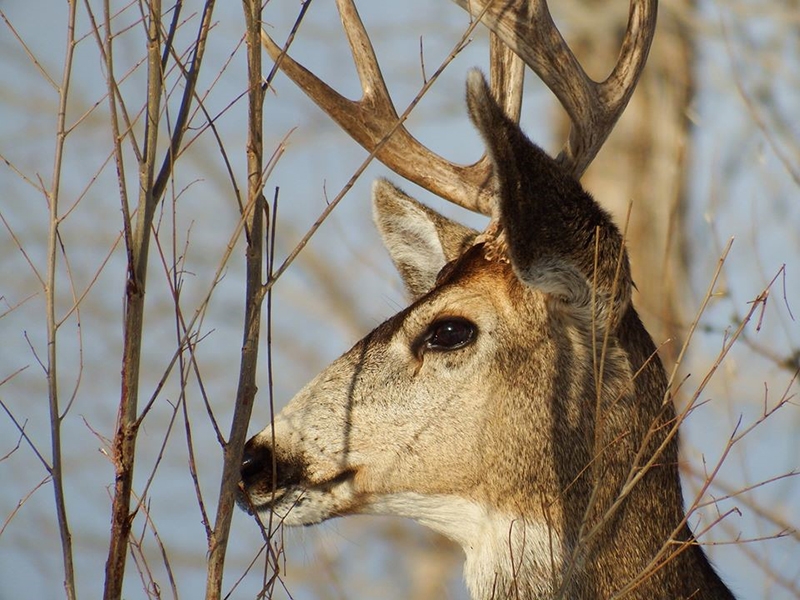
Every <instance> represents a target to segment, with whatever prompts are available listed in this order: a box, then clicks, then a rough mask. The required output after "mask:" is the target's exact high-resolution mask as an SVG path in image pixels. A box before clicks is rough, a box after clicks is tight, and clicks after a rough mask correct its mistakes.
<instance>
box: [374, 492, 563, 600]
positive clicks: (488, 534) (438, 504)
mask: <svg viewBox="0 0 800 600" xmlns="http://www.w3.org/2000/svg"><path fill="white" fill-rule="evenodd" d="M370 512H374V513H375V514H390V515H395V516H401V517H408V518H412V519H414V520H415V521H417V522H419V523H421V524H422V525H425V526H427V527H429V528H431V529H433V530H434V531H437V532H438V533H441V534H442V535H444V536H446V537H448V538H450V539H451V540H453V541H454V542H456V543H457V544H459V545H460V546H461V547H462V548H463V550H464V553H465V555H466V562H465V565H464V578H465V580H466V583H467V587H468V588H469V591H470V594H471V596H472V598H473V599H475V600H503V599H505V598H509V599H510V598H525V599H534V598H547V597H552V595H553V592H554V590H555V589H556V587H555V586H554V585H553V581H554V580H556V579H557V576H556V575H555V574H556V573H559V572H560V571H561V557H562V554H563V552H562V548H561V540H560V538H559V535H558V533H557V532H556V531H555V530H554V529H553V528H552V527H549V526H548V525H547V524H546V523H544V522H542V523H539V522H536V521H532V520H530V519H526V518H524V517H522V516H519V515H508V514H502V513H499V512H497V511H495V510H493V509H491V508H489V507H487V506H485V505H483V504H480V503H478V502H475V501H472V500H467V499H464V498H461V497H459V496H451V495H434V496H428V495H422V494H416V493H412V492H404V493H397V494H392V495H390V496H388V497H384V498H383V499H382V500H381V501H380V502H379V503H378V504H377V505H375V506H373V507H371V510H370Z"/></svg>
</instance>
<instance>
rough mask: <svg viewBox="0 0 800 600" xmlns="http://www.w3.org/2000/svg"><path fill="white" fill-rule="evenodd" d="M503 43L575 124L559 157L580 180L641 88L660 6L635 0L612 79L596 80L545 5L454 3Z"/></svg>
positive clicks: (513, 0)
mask: <svg viewBox="0 0 800 600" xmlns="http://www.w3.org/2000/svg"><path fill="white" fill-rule="evenodd" d="M455 2H456V3H457V4H458V5H459V6H461V7H462V8H463V9H465V10H467V11H469V12H470V13H471V14H472V15H479V14H480V15H483V16H482V17H481V19H482V21H483V23H484V24H485V25H486V26H487V27H489V29H491V30H492V31H493V32H494V33H495V34H497V36H498V37H499V38H500V39H501V40H503V42H505V43H506V44H507V45H508V46H509V47H510V48H511V49H512V50H513V51H514V52H516V53H517V54H518V55H519V56H521V57H522V59H523V60H524V61H525V63H526V64H527V65H528V66H529V67H530V68H531V69H533V71H534V72H535V73H536V74H537V75H538V76H539V78H540V79H541V80H542V81H543V82H544V83H545V85H547V87H549V88H550V89H551V90H552V92H553V93H554V94H555V96H556V98H558V101H559V102H561V104H562V106H563V107H564V108H565V109H566V111H567V114H568V115H569V117H570V120H571V121H572V129H571V131H570V135H569V139H568V141H567V143H566V144H565V146H564V149H563V150H562V151H561V153H560V154H559V156H558V160H559V162H561V163H562V164H563V165H564V166H565V168H566V169H567V170H569V171H570V172H571V173H572V174H573V175H574V176H575V177H577V178H580V176H581V175H583V172H584V171H585V170H586V168H587V167H588V166H589V164H590V163H591V162H592V160H593V159H594V157H595V156H596V155H597V152H598V151H599V150H600V147H601V146H602V145H603V143H604V142H605V141H606V139H607V138H608V135H609V134H610V133H611V130H612V129H613V128H614V125H615V124H616V122H617V120H618V119H619V117H620V115H621V114H622V111H623V110H625V107H626V106H627V105H628V101H629V100H630V98H631V94H633V90H634V89H635V88H636V84H637V82H638V81H639V76H640V75H641V74H642V70H643V69H644V65H645V63H646V62H647V55H648V53H649V52H650V44H651V42H652V41H653V34H654V33H655V28H656V12H657V6H658V2H657V0H631V4H630V12H629V15H628V28H627V30H626V32H625V39H624V40H623V42H622V48H621V50H620V54H619V59H618V60H617V64H616V65H615V66H614V70H613V71H612V72H611V75H609V77H608V79H606V80H605V81H603V82H596V81H594V80H592V79H591V78H590V77H589V76H588V75H587V74H586V73H585V72H584V70H583V68H582V67H581V65H580V63H579V62H578V60H577V59H576V58H575V55H574V54H573V53H572V51H571V50H570V49H569V46H568V45H567V43H566V42H565V41H564V38H563V37H561V33H560V32H559V31H558V28H557V27H556V25H555V23H553V18H552V17H551V16H550V11H549V9H548V8H547V2H546V1H545V0H503V1H502V2H499V1H496V0H455Z"/></svg>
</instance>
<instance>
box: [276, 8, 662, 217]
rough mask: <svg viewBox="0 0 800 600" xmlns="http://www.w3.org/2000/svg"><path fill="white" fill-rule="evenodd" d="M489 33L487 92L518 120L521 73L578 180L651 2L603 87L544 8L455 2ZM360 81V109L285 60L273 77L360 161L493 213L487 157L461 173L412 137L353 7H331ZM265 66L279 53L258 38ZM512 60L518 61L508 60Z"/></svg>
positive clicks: (624, 90) (610, 119)
mask: <svg viewBox="0 0 800 600" xmlns="http://www.w3.org/2000/svg"><path fill="white" fill-rule="evenodd" d="M455 1H456V3H457V4H459V5H460V6H462V7H463V8H465V9H467V10H468V11H470V12H471V14H472V15H473V16H474V17H475V18H478V19H481V20H482V22H483V23H484V24H486V25H487V26H488V27H489V28H490V29H491V30H492V32H493V33H492V39H491V45H490V52H491V61H490V64H491V86H492V92H493V95H494V96H495V98H496V99H497V100H498V101H499V102H500V103H501V105H502V106H503V109H504V111H505V112H506V114H507V115H508V116H509V117H510V118H512V119H514V120H515V121H519V114H520V107H521V103H522V82H523V73H524V65H523V63H522V61H521V60H520V58H519V57H522V60H524V61H525V63H527V64H528V65H529V66H530V67H531V68H532V69H533V70H534V72H536V73H537V74H538V75H539V77H540V78H541V79H542V81H544V82H545V84H546V85H547V86H548V87H549V88H550V89H551V90H553V92H554V93H555V95H556V97H557V98H558V99H559V101H560V102H561V103H562V104H563V105H564V107H565V108H566V110H567V113H568V114H569V116H570V118H571V120H572V123H573V128H572V130H571V132H570V137H569V141H568V142H567V145H566V146H565V148H564V150H563V151H562V153H561V155H560V156H559V160H560V161H561V162H562V163H563V164H565V165H566V167H567V168H568V169H569V170H570V171H571V172H572V173H573V174H575V175H576V176H578V177H579V176H580V175H581V174H582V173H583V171H585V169H586V167H587V166H588V165H589V163H590V162H591V161H592V159H593V158H594V156H595V155H596V154H597V152H598V150H599V149H600V146H602V144H603V142H604V141H605V140H606V138H607V137H608V134H609V133H610V132H611V129H612V128H613V126H614V124H615V123H616V121H617V119H618V118H619V115H620V114H621V113H622V110H623V109H624V108H625V106H626V105H627V103H628V100H629V99H630V96H631V94H632V93H633V89H634V88H635V86H636V82H637V81H638V78H639V75H640V74H641V70H642V68H643V67H644V63H645V61H646V59H647V53H648V51H649V48H650V42H651V40H652V36H653V31H654V29H655V6H656V0H631V12H630V18H629V22H628V31H627V34H626V36H625V40H624V42H623V45H622V51H621V54H620V59H619V62H618V63H617V65H616V67H615V68H614V71H613V72H612V74H611V76H610V77H609V78H608V79H607V80H606V81H604V82H602V83H596V82H594V81H593V80H592V79H590V78H589V77H588V76H587V75H586V73H585V72H584V71H583V69H582V68H581V66H580V64H579V63H578V61H577V60H576V59H575V56H574V55H573V54H572V52H571V51H570V49H569V47H568V46H567V44H566V42H564V39H563V38H562V37H561V34H560V33H559V32H558V29H557V28H556V27H555V24H554V23H553V20H552V18H551V17H550V13H549V11H548V9H547V4H546V3H545V2H544V1H543V0H503V1H502V2H500V1H495V0H455ZM336 4H337V7H338V9H339V14H340V16H341V19H342V24H343V26H344V29H345V33H346V35H347V39H348V42H349V44H350V49H351V52H352V54H353V60H354V62H355V66H356V70H357V72H358V77H359V80H360V82H361V88H362V97H361V99H360V100H349V99H347V98H345V97H343V96H342V95H341V94H339V93H338V92H336V91H335V90H333V89H332V88H331V87H330V86H329V85H327V84H326V83H325V82H323V81H322V80H321V79H319V78H318V77H317V76H316V75H314V74H313V73H311V72H310V71H308V70H307V69H306V68H305V67H303V66H302V65H300V64H299V63H297V62H295V61H294V60H292V59H291V58H290V57H289V56H286V55H284V56H283V57H282V61H281V65H280V66H281V69H282V70H283V72H284V73H285V74H286V75H287V76H288V77H289V78H290V79H292V80H293V81H294V82H295V83H296V84H297V85H298V86H299V87H300V88H301V89H302V90H303V91H304V92H305V93H306V94H307V95H308V96H309V97H310V98H311V99H312V100H314V102H316V103H317V105H318V106H319V107H320V108H322V110H324V111H325V112H326V113H327V114H328V115H329V116H330V117H331V118H332V119H333V120H334V121H336V122H337V123H338V124H339V125H340V126H341V127H342V128H343V129H344V130H345V131H347V133H348V134H349V135H350V136H351V137H352V138H353V139H355V140H356V141H357V142H358V143H359V144H361V145H362V146H363V147H364V148H365V149H366V150H367V151H368V152H375V154H376V156H377V158H378V159H379V160H380V161H381V162H382V163H384V164H385V165H386V166H387V167H389V168H390V169H392V170H393V171H395V172H396V173H397V174H398V175H400V176H402V177H405V178H406V179H409V180H410V181H413V182H414V183H417V184H419V185H420V186H422V187H424V188H426V189H427V190H429V191H431V192H433V193H434V194H436V195H438V196H441V197H442V198H445V199H446V200H449V201H451V202H454V203H455V204H458V205H460V206H463V207H464V208H467V209H469V210H472V211H475V212H479V213H482V214H485V215H489V214H491V213H492V204H493V198H492V189H491V185H490V181H491V166H490V164H489V161H488V160H487V159H486V156H483V157H482V158H481V159H480V160H479V161H478V162H476V163H474V164H472V165H469V166H464V165H459V164H456V163H453V162H450V161H448V160H446V159H444V158H442V157H441V156H439V155H438V154H436V153H434V152H432V151H431V150H430V149H428V148H426V147H425V146H423V145H422V144H421V143H420V142H419V141H418V140H417V139H416V138H414V137H413V136H412V135H411V134H410V133H409V132H408V130H407V129H406V128H405V126H404V125H402V124H401V123H400V117H399V116H398V114H397V111H396V110H395V107H394V104H393V103H392V100H391V97H390V96H389V91H388V90H387V88H386V83H385V82H384V79H383V75H382V73H381V70H380V66H379V65H378V61H377V58H376V57H375V51H374V49H373V47H372V43H371V42H370V39H369V36H368V34H367V32H366V29H365V28H364V25H363V23H362V22H361V18H360V17H359V15H358V11H357V10H356V7H355V5H354V3H353V0H336ZM261 40H262V44H263V45H264V47H265V48H266V50H267V52H268V53H269V54H270V56H271V57H272V59H273V60H278V58H279V57H280V56H281V55H282V54H283V51H282V49H281V48H280V47H279V46H278V45H277V44H276V43H275V42H274V41H273V40H272V39H271V38H270V37H269V36H268V35H267V34H266V33H265V32H263V31H262V34H261ZM517 55H518V56H517Z"/></svg>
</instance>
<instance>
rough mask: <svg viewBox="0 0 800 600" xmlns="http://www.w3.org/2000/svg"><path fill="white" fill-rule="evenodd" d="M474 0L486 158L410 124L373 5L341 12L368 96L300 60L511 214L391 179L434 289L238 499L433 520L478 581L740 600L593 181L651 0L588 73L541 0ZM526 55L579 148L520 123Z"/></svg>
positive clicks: (418, 172)
mask: <svg viewBox="0 0 800 600" xmlns="http://www.w3.org/2000/svg"><path fill="white" fill-rule="evenodd" d="M463 4H464V5H465V7H466V6H467V4H469V6H468V8H469V9H470V10H472V11H473V12H474V13H475V14H476V15H478V16H480V17H481V18H483V20H484V22H485V23H487V24H488V25H489V27H490V28H491V29H492V30H493V32H494V33H495V34H496V36H497V37H496V38H495V41H494V42H493V48H494V50H493V52H495V56H496V57H505V61H504V62H503V64H504V65H505V68H504V69H501V70H500V71H499V72H500V74H499V75H498V74H497V72H496V74H495V77H494V82H495V85H494V87H495V94H494V95H493V92H492V90H491V89H490V86H489V84H487V82H486V81H485V79H484V77H483V75H482V74H481V73H480V72H478V71H472V72H471V73H470V74H469V76H468V79H467V94H466V95H467V107H468V110H469V115H470V118H471V120H472V122H473V124H474V125H475V127H476V128H477V129H478V131H479V132H480V134H481V136H482V138H483V140H484V143H485V145H486V150H487V153H486V157H485V158H484V159H483V160H482V161H480V162H479V163H477V164H476V165H473V166H471V167H459V166H457V165H452V164H451V163H448V162H447V161H444V160H443V159H441V158H440V157H436V156H435V155H433V154H432V153H430V151H428V150H427V149H424V148H423V147H422V146H420V144H419V143H418V142H416V141H415V140H414V139H413V138H412V137H411V136H410V135H409V134H408V133H407V132H406V131H405V129H402V128H397V115H396V112H395V111H394V108H393V107H392V103H391V100H390V99H389V97H388V93H387V92H386V88H385V86H384V85H383V81H382V78H381V76H380V71H379V69H378V68H377V63H376V62H375V58H374V55H373V54H372V51H371V48H370V46H369V41H368V37H367V36H366V33H365V32H364V30H363V27H362V26H361V24H360V21H359V20H358V15H357V13H356V12H355V8H354V6H353V5H352V3H351V2H349V1H346V0H340V1H339V7H340V12H341V14H342V18H343V22H344V23H345V29H346V31H347V32H348V37H349V38H350V41H351V46H352V47H353V49H354V56H355V57H356V63H357V65H358V68H359V74H360V75H361V77H362V83H363V84H364V90H365V96H366V97H365V98H363V99H362V100H361V101H359V102H352V101H349V100H345V99H343V98H341V97H340V96H338V94H336V93H335V92H333V91H332V90H330V88H327V86H324V84H322V83H321V82H320V81H319V80H317V79H316V78H315V77H314V76H313V75H311V74H310V73H308V72H307V71H305V70H304V69H303V68H302V67H300V66H299V65H297V64H296V63H294V62H292V61H291V60H290V59H288V58H287V57H284V63H283V68H284V69H285V70H286V72H287V73H288V74H289V75H290V76H291V77H293V78H294V79H295V80H296V81H298V82H299V83H300V84H301V85H302V86H303V87H304V89H306V91H307V92H308V93H309V94H310V95H311V96H312V97H313V98H314V99H315V100H316V101H317V102H318V103H319V104H320V105H321V106H323V108H326V110H328V111H329V112H330V113H331V114H332V116H333V117H334V118H335V119H336V120H337V121H338V122H340V123H341V124H343V126H345V128H347V129H348V131H350V132H351V134H352V135H353V137H354V138H355V139H357V140H358V141H359V142H361V143H362V144H364V145H365V146H366V147H367V148H368V149H370V150H376V149H377V150H378V156H379V158H381V160H383V161H384V162H386V163H387V164H388V165H389V166H391V167H392V168H394V169H395V170H397V171H398V172H400V173H402V174H404V175H406V176H409V177H410V178H412V179H413V180H415V181H417V182H419V183H422V184H423V185H426V186H427V187H428V188H429V189H432V190H433V191H435V192H437V193H439V194H441V195H443V196H445V197H447V198H448V199H450V200H452V201H454V202H457V203H459V204H461V205H462V206H466V207H468V208H471V209H473V210H479V211H482V212H486V213H489V214H492V216H493V218H492V221H491V223H490V225H489V227H488V229H487V230H486V231H485V232H483V233H479V232H477V231H473V230H471V229H469V228H466V227H464V226H462V225H459V224H457V223H455V222H452V221H450V220H448V219H445V218H444V217H442V216H440V215H438V214H437V213H435V212H433V211H432V210H430V209H428V208H426V207H425V206H423V205H422V204H419V203H418V202H416V201H415V200H413V199H411V198H410V197H408V196H406V195H405V194H404V193H403V192H402V191H400V190H399V189H398V188H396V187H394V186H393V185H392V184H390V183H388V182H387V181H384V180H381V181H378V182H376V184H375V185H374V187H373V209H374V216H375V221H376V223H377V225H378V228H379V230H380V232H381V234H382V236H383V239H384V242H385V245H386V247H387V248H388V250H389V253H390V254H391V257H392V260H393V261H394V263H395V265H396V266H397V268H398V270H399V272H400V274H401V276H402V277H403V280H404V282H405V284H406V287H407V289H408V291H409V294H410V295H411V297H412V299H413V302H412V304H411V305H410V306H409V307H408V308H406V309H405V310H403V311H402V312H400V313H399V314H397V315H395V316H394V317H392V318H391V319H389V320H388V321H386V322H385V323H383V324H382V325H380V326H379V327H377V328H376V329H375V330H374V331H372V332H371V333H369V334H368V335H367V336H366V337H365V338H364V339H363V340H361V341H360V342H358V343H357V344H356V345H355V346H354V347H353V348H352V349H350V350H349V351H348V352H346V353H345V354H344V355H343V356H341V357H340V358H339V359H337V360H336V361H334V362H333V363H332V364H331V365H330V366H329V367H328V368H326V369H325V370H324V371H323V372H322V373H320V374H319V375H318V376H317V377H316V378H315V379H314V380H313V381H312V382H311V383H309V384H308V385H307V386H306V387H305V388H304V389H303V390H302V391H300V392H299V393H298V394H297V396H296V397H295V398H294V399H293V400H292V401H291V402H290V403H289V404H288V405H287V406H286V408H285V409H284V410H283V411H282V412H281V413H280V414H279V415H278V416H277V417H276V418H275V420H274V423H273V424H272V425H270V426H268V427H267V428H265V429H264V430H263V431H262V432H261V433H259V434H257V435H256V436H254V437H253V438H252V439H251V440H250V441H249V442H248V443H247V446H246V448H245V460H244V464H243V465H242V483H241V486H240V487H241V494H240V498H239V501H240V504H241V505H242V507H243V508H245V509H246V510H248V511H250V512H255V513H268V512H270V511H271V512H272V513H273V514H274V515H276V516H277V517H278V518H280V519H281V520H282V521H283V523H285V524H287V525H311V524H315V523H319V522H321V521H324V520H326V519H330V518H333V517H338V516H345V515H351V514H359V513H371V514H390V515H399V516H405V517H410V518H413V519H416V520H417V521H419V522H421V523H423V524H425V525H427V526H429V527H431V528H433V529H435V530H437V531H439V532H441V533H443V534H444V535H446V536H448V537H450V538H451V539H453V540H455V541H456V542H458V543H459V544H461V546H462V547H463V548H464V551H465V554H466V557H467V561H466V567H465V576H466V579H467V582H468V585H469V587H470V590H471V593H472V595H473V597H475V598H487V599H488V598H541V597H564V598H606V597H611V596H618V595H619V596H621V595H627V597H641V598H662V597H663V598H666V597H669V598H688V597H690V596H691V597H692V598H712V597H713V598H724V597H730V596H729V592H728V591H727V589H726V588H725V587H724V585H723V584H722V583H721V582H720V580H719V579H718V577H717V576H716V574H715V573H714V571H713V570H712V569H711V567H710V566H709V564H708V562H707V560H706V558H705V556H704V554H703V552H702V550H701V549H700V548H699V546H697V545H696V544H694V540H693V537H692V534H691V532H690V531H689V529H688V528H687V526H686V523H685V518H684V514H683V509H682V498H681V489H680V482H679V479H678V471H677V440H676V431H675V427H674V425H673V421H674V410H673V408H672V404H671V402H670V399H669V395H668V393H667V382H666V377H665V374H664V370H663V367H662V366H661V363H660V361H659V359H658V356H657V354H656V349H655V346H654V344H653V342H652V340H651V339H650V336H649V335H648V334H647V332H646V331H645V329H644V327H643V326H642V324H641V322H640V321H639V318H638V316H637V314H636V311H635V309H634V308H633V306H632V305H631V302H630V297H631V287H632V285H633V282H632V281H631V276H630V269H629V266H628V258H627V253H626V250H625V245H624V242H623V238H622V235H621V234H620V231H619V229H618V228H617V227H616V226H615V225H614V223H613V222H612V221H611V219H610V217H609V216H608V215H607V214H606V213H605V212H604V211H603V210H602V208H600V206H599V205H598V204H597V203H596V202H595V201H594V200H593V199H592V197H591V196H590V195H589V194H588V193H586V192H585V191H584V190H583V189H582V188H581V186H580V184H579V183H578V180H577V178H576V177H577V175H579V174H580V173H581V172H582V171H583V170H584V169H585V167H586V165H587V164H588V163H589V162H590V161H591V158H592V157H593V156H594V154H596V152H597V150H598V149H599V147H600V144H602V141H603V140H604V139H605V138H606V136H607V135H608V132H609V131H610V129H611V127H612V126H613V122H614V121H615V120H616V117H617V116H618V115H619V113H620V112H621V110H622V108H624V105H625V103H626V102H627V99H628V98H629V97H630V94H631V92H632V89H633V86H634V85H635V81H636V78H637V77H638V73H639V72H640V71H641V67H642V66H643V64H644V57H646V54H647V48H648V47H649V40H650V37H651V36H652V28H653V26H654V19H655V12H654V11H655V6H654V2H641V3H640V2H637V1H636V0H634V2H633V3H632V8H631V20H630V23H629V31H628V35H627V36H626V42H625V44H623V52H622V57H621V59H620V64H618V65H617V67H616V68H615V70H614V72H613V73H612V76H611V77H610V78H609V80H607V81H606V82H604V83H603V84H597V83H595V82H592V81H591V80H590V79H588V77H586V76H585V74H583V71H582V70H581V69H580V66H578V65H577V62H575V61H574V57H572V54H571V52H569V49H568V48H567V47H566V45H565V44H564V42H563V40H562V39H561V37H560V35H558V31H557V30H556V29H555V27H554V26H553V24H552V20H551V19H550V17H549V14H548V13H547V9H546V5H545V4H544V3H543V2H536V1H532V2H527V3H526V2H516V3H513V2H504V3H502V4H501V3H499V2H495V3H493V4H490V5H488V6H487V3H485V2H479V1H473V2H470V3H467V2H466V1H465V2H464V3H463ZM526 32H527V33H526ZM498 38H499V40H502V42H503V43H505V44H506V45H507V46H508V47H511V48H512V49H513V53H512V52H509V51H508V50H507V48H506V47H504V46H503V44H502V43H501V42H499V41H498ZM637 40H638V41H637ZM265 45H266V46H267V49H268V50H269V51H270V52H271V53H272V54H273V55H274V56H276V55H277V53H279V49H277V46H275V45H274V44H273V43H272V42H271V41H270V40H269V39H268V38H265ZM543 48H544V50H543ZM515 55H518V56H522V57H523V58H524V60H525V62H526V64H528V65H529V66H531V67H532V68H533V69H534V70H536V71H537V73H539V74H540V76H541V77H542V78H543V79H544V80H545V81H546V82H547V83H548V84H549V85H551V87H554V90H555V91H556V95H558V96H559V98H562V96H564V98H562V102H564V104H565V105H566V106H567V108H568V111H569V112H570V114H571V115H572V116H573V133H572V134H571V137H570V140H569V142H568V144H567V146H566V147H565V150H564V151H563V152H562V153H561V155H560V156H559V158H557V159H553V158H551V157H549V156H548V155H547V154H546V153H545V152H544V151H543V150H541V149H540V148H539V147H537V146H536V145H535V144H533V143H532V142H531V141H529V140H528V138H527V137H526V136H525V135H524V134H523V133H522V131H521V130H520V128H519V126H518V124H517V122H516V121H517V117H518V110H519V90H520V89H521V88H520V87H519V83H520V82H521V73H522V69H521V66H520V64H521V63H519V62H518V61H517V60H516V59H515V58H514V56H515ZM498 63H499V61H498ZM565 64H566V67H565V66H564V65H565ZM565 68H566V69H568V70H567V71H564V69H565ZM565 73H566V74H565ZM563 77H568V79H566V80H565V79H563ZM609 82H612V83H613V85H610V84H609ZM614 82H616V83H614ZM622 84H624V86H623V87H624V89H621V90H620V89H618V87H619V86H620V85H622ZM503 86H505V88H506V89H510V90H511V91H510V92H509V93H507V94H500V93H498V92H499V90H500V88H502V87H503ZM603 86H609V87H608V89H606V88H604V87H603ZM575 90H578V91H575ZM603 90H605V91H603ZM495 97H503V98H505V99H506V101H505V102H504V105H502V106H501V105H500V104H498V102H497V101H496V100H495V99H494V98H495ZM587 115H589V116H587ZM388 131H394V135H392V136H391V137H390V138H388V141H383V140H382V136H385V135H386V133H387V132H388ZM381 144H383V145H382V146H381ZM379 146H380V147H379Z"/></svg>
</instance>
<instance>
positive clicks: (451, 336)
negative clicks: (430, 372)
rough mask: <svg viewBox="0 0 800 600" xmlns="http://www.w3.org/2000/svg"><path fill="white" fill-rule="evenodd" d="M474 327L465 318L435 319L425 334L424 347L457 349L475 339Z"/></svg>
mask: <svg viewBox="0 0 800 600" xmlns="http://www.w3.org/2000/svg"><path fill="white" fill-rule="evenodd" d="M475 332H476V327H475V325H474V324H473V323H470V322H469V321H467V320H466V319H443V320H441V321H436V322H435V323H433V324H432V325H431V326H430V327H429V328H428V331H427V333H426V334H425V347H426V348H429V349H431V350H457V349H458V348H463V347H464V346H466V345H467V344H469V343H470V342H471V341H472V340H473V339H475Z"/></svg>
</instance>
